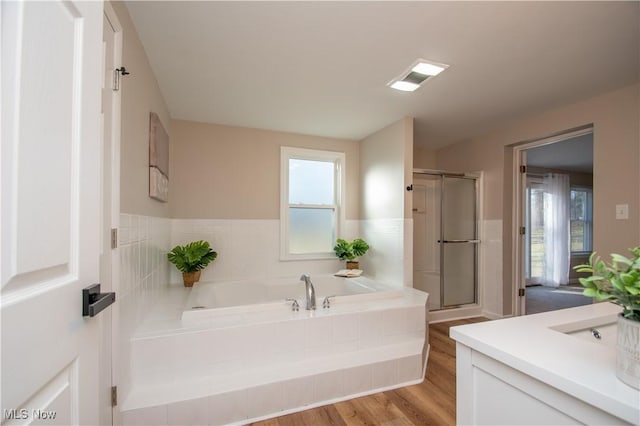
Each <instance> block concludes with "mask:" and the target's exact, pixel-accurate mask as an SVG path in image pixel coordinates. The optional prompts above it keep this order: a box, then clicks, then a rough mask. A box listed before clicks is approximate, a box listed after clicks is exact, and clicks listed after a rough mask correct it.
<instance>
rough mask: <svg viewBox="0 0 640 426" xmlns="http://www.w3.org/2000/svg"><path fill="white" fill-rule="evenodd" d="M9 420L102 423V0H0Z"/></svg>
mask: <svg viewBox="0 0 640 426" xmlns="http://www.w3.org/2000/svg"><path fill="white" fill-rule="evenodd" d="M0 8H1V14H2V124H3V126H2V160H1V166H2V173H1V179H2V182H1V183H2V185H1V186H0V188H1V191H2V193H1V200H2V209H1V215H2V217H1V227H0V233H1V241H2V245H1V264H0V265H1V271H0V277H1V284H2V290H1V296H2V300H1V308H0V309H1V317H2V398H1V399H2V421H3V423H7V424H11V423H40V422H42V421H43V420H45V418H46V417H52V416H55V419H54V420H53V421H51V420H49V421H48V422H47V424H97V423H98V422H99V417H98V413H99V410H98V347H99V338H100V330H99V324H98V320H97V318H89V317H83V316H82V292H81V291H82V288H84V287H86V286H89V285H91V284H93V283H96V282H98V280H99V252H100V204H101V197H100V170H101V164H100V162H101V152H100V139H101V132H100V86H101V84H100V76H101V72H100V67H101V59H102V49H101V46H102V43H101V39H102V14H103V5H102V2H75V1H64V2H62V1H51V2H28V1H24V2H2V3H1V4H0Z"/></svg>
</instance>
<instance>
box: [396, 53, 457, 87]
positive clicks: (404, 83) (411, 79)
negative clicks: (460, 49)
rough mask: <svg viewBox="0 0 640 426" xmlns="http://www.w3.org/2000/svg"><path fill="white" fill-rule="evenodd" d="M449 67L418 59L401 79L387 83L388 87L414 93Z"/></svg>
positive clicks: (401, 75)
mask: <svg viewBox="0 0 640 426" xmlns="http://www.w3.org/2000/svg"><path fill="white" fill-rule="evenodd" d="M448 67H449V65H447V64H441V63H438V62H433V61H427V60H425V59H418V60H417V61H415V62H414V63H413V64H411V66H410V67H409V68H407V69H406V70H405V72H403V73H402V74H400V76H399V77H397V78H394V79H393V80H391V81H390V82H389V83H387V86H389V87H391V88H393V89H396V90H402V91H404V92H413V91H414V90H416V89H417V88H418V87H420V86H422V84H423V83H424V82H425V81H427V80H428V79H429V78H431V77H434V76H436V75H438V74H440V73H441V72H442V71H444V70H446V69H447V68H448Z"/></svg>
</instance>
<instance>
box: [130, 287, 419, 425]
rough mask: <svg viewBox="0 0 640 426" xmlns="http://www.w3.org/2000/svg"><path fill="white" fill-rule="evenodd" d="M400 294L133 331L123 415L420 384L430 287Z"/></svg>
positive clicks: (279, 404) (166, 415)
mask: <svg viewBox="0 0 640 426" xmlns="http://www.w3.org/2000/svg"><path fill="white" fill-rule="evenodd" d="M394 294H395V293H394ZM402 294H403V295H402V296H397V295H396V296H393V295H391V294H390V295H388V296H390V297H391V298H390V299H384V298H382V299H374V300H372V301H369V302H355V305H354V306H351V308H356V309H355V310H354V311H348V312H338V311H326V312H325V311H321V312H315V313H307V312H300V313H295V314H289V313H288V312H284V313H282V314H279V315H278V316H277V317H270V318H269V319H257V318H258V317H256V319H255V320H251V318H253V316H251V314H250V313H248V314H247V317H246V318H245V320H246V322H245V323H244V324H242V325H236V326H232V327H228V326H223V327H222V328H204V329H194V330H188V331H182V332H168V333H167V334H165V335H160V336H148V337H137V338H134V339H133V340H132V369H133V371H135V372H136V375H135V377H134V383H135V388H134V389H133V391H132V392H131V398H130V399H128V400H126V401H123V404H122V405H121V409H122V410H124V411H123V424H125V425H129V424H140V423H141V422H144V421H148V419H150V420H153V421H154V422H157V423H155V424H175V423H176V422H177V423H180V424H227V423H230V422H242V423H246V422H248V421H253V420H256V419H259V418H266V417H270V416H273V415H279V414H283V413H284V412H287V410H290V411H298V410H301V409H304V408H305V407H307V408H308V407H309V406H317V405H321V404H326V403H328V402H331V401H336V400H341V399H345V398H350V397H354V396H359V395H362V394H370V393H374V392H379V391H381V390H385V389H390V388H393V387H398V386H403V385H407V384H413V383H418V382H419V381H420V380H421V379H422V369H423V366H424V361H423V358H422V353H423V350H424V347H425V344H426V341H425V330H426V317H425V315H426V312H425V304H426V296H425V295H424V294H423V293H420V292H417V291H415V290H413V289H403V290H402ZM300 336H304V337H303V338H302V339H300ZM348 343H350V344H351V346H350V348H349V349H348V350H345V345H346V344H348Z"/></svg>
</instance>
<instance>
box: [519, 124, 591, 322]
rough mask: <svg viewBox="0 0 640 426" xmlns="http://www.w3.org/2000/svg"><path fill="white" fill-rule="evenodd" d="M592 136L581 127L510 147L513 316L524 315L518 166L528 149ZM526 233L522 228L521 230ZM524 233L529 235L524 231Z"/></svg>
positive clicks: (521, 187) (522, 196) (522, 218)
mask: <svg viewBox="0 0 640 426" xmlns="http://www.w3.org/2000/svg"><path fill="white" fill-rule="evenodd" d="M589 133H593V124H589V125H587V126H582V127H579V128H574V129H570V130H566V131H563V132H560V133H555V134H553V135H551V136H547V137H544V138H541V139H535V140H532V141H527V142H523V143H521V144H520V145H518V146H514V147H513V170H512V174H513V182H514V185H513V200H514V202H513V208H512V221H511V223H512V229H511V237H512V247H513V248H512V253H513V259H515V262H514V267H513V271H512V280H511V282H512V295H513V297H512V306H511V309H512V312H513V315H514V316H520V315H524V314H525V313H526V311H525V303H526V302H525V299H526V296H525V297H520V296H519V295H518V291H519V290H520V289H521V288H522V289H524V288H525V287H526V283H525V265H524V261H525V259H524V253H525V248H524V244H525V236H524V235H520V227H523V226H525V227H526V223H525V213H526V212H525V204H524V203H525V193H526V188H525V185H526V176H525V174H524V173H521V172H520V167H521V166H526V151H527V150H528V149H531V148H536V147H540V146H544V145H551V144H554V143H556V142H561V141H564V140H566V139H570V138H575V137H578V136H582V135H587V134H589ZM525 229H526V228H525ZM525 232H529V230H528V229H527V230H526V231H525Z"/></svg>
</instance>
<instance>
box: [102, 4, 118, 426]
mask: <svg viewBox="0 0 640 426" xmlns="http://www.w3.org/2000/svg"><path fill="white" fill-rule="evenodd" d="M104 14H105V16H106V17H107V19H108V20H109V22H110V23H111V26H112V27H113V29H114V43H113V57H114V63H115V64H117V65H116V67H118V68H119V67H120V66H121V64H122V44H123V35H122V33H123V28H122V24H121V23H120V20H119V19H118V15H117V14H116V12H115V10H114V9H113V6H112V4H111V2H109V1H105V2H104ZM121 90H122V84H120V85H119V90H117V91H114V92H113V98H112V109H111V135H112V138H111V161H110V166H111V182H110V185H111V191H110V192H111V215H110V218H108V220H105V221H104V222H105V223H103V225H102V226H103V227H107V228H108V229H109V230H111V229H116V230H119V228H120V135H121V102H122V95H121ZM104 125H105V126H107V125H108V123H104ZM107 222H108V223H107ZM103 231H105V230H103ZM118 245H119V241H118V244H117V245H116V248H114V249H112V250H111V262H110V263H111V290H110V291H114V292H116V294H118V293H119V290H120V253H119V248H118ZM119 313H120V309H119V305H118V304H116V305H115V307H114V309H112V311H111V327H105V328H104V330H105V332H109V331H110V336H103V339H110V340H111V347H110V350H111V385H112V386H117V385H118V383H119V374H118V373H119V361H120V359H119V356H118V354H119V349H120V348H119V345H118V342H119V339H118V336H119V324H120V316H119ZM119 414H120V410H119V408H118V407H117V406H113V407H112V421H113V424H120V423H121V421H120V420H121V419H120V415H119Z"/></svg>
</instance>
